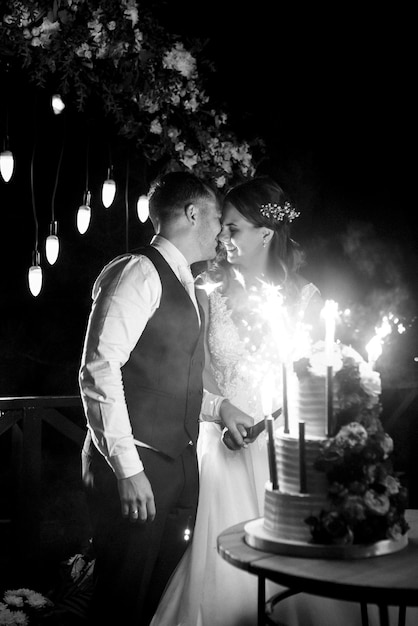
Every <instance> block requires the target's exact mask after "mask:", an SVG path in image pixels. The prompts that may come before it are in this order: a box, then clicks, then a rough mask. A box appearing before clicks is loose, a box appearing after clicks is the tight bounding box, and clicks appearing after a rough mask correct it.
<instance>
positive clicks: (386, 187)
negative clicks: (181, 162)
mask: <svg viewBox="0 0 418 626" xmlns="http://www.w3.org/2000/svg"><path fill="white" fill-rule="evenodd" d="M162 7H163V8H160V9H158V10H159V12H160V17H161V19H162V21H163V22H164V23H165V25H166V27H167V29H169V30H171V31H172V32H175V33H178V34H179V35H181V37H182V38H183V40H184V42H185V44H186V46H187V41H188V39H189V38H194V37H198V38H200V39H202V40H204V41H206V45H205V47H204V50H203V54H204V55H205V57H206V58H208V59H210V60H211V61H212V62H213V65H214V68H215V71H214V72H213V73H212V74H209V76H208V79H207V91H208V93H209V95H210V96H211V98H212V100H213V102H214V103H215V104H216V105H218V106H219V108H223V109H225V110H226V111H227V112H228V114H229V119H230V122H231V125H232V127H233V128H234V130H235V132H236V133H237V135H238V137H239V138H241V139H247V140H250V141H251V140H252V139H255V138H261V139H262V140H263V141H264V142H265V144H266V157H265V158H264V159H263V160H262V161H261V162H260V163H259V164H258V172H259V173H266V174H270V175H271V176H272V177H274V178H275V179H276V180H277V181H278V182H279V183H280V184H281V185H282V186H283V187H284V188H285V189H286V191H288V193H289V194H290V196H291V198H292V199H293V201H294V203H295V204H296V205H297V207H298V208H299V209H300V210H301V217H300V218H299V219H298V220H296V222H295V223H294V231H293V236H294V238H295V239H297V240H298V241H299V242H300V243H301V244H302V245H303V247H304V248H305V250H306V252H307V265H306V267H305V268H304V273H305V274H306V275H307V277H308V278H310V279H311V280H313V281H314V282H315V283H316V284H317V285H318V286H319V287H320V289H321V291H322V293H323V295H324V297H328V298H333V299H335V300H337V302H339V304H340V305H341V307H346V306H350V307H351V309H352V311H353V318H352V319H353V322H352V327H351V330H353V329H355V330H358V328H359V329H360V330H359V332H358V333H357V337H358V338H359V339H360V340H361V341H360V344H361V342H362V341H363V339H364V341H366V340H368V338H370V337H371V336H372V335H373V333H374V326H375V325H376V324H379V323H380V320H381V316H382V314H384V313H388V312H389V311H392V312H393V313H396V314H397V315H399V316H400V317H401V318H402V319H403V320H404V321H405V323H406V326H407V328H408V333H406V334H405V336H406V335H408V339H407V340H405V339H403V340H400V341H403V343H405V344H407V348H408V349H407V352H408V354H406V355H405V359H404V361H405V362H404V363H402V367H404V366H405V367H407V368H408V369H414V366H416V364H415V363H414V361H413V357H414V356H415V355H414V354H413V350H414V349H415V345H416V343H415V334H416V331H415V326H416V324H415V315H416V284H417V253H416V245H415V237H416V226H417V224H416V222H417V219H416V209H415V194H414V190H413V188H412V186H413V181H414V175H413V166H412V163H413V158H412V154H413V147H412V146H413V143H414V135H413V130H414V125H413V122H414V116H413V109H414V104H415V102H414V99H413V73H412V67H413V64H412V41H411V37H410V28H411V26H410V25H411V19H410V18H411V16H409V15H408V13H407V12H405V11H403V10H401V9H398V10H395V11H394V10H391V11H390V10H387V11H384V10H383V9H381V8H379V11H373V10H371V9H364V7H363V8H362V9H361V10H360V9H356V7H355V6H353V5H350V7H349V8H344V7H340V8H339V10H338V12H337V11H333V10H329V9H326V10H325V9H323V10H321V8H318V7H317V6H315V9H313V8H306V7H303V8H302V7H299V6H298V5H297V4H296V5H295V4H292V7H291V8H290V7H289V6H288V5H287V4H285V3H279V4H277V3H269V2H266V1H265V0H262V1H261V2H258V3H257V5H254V6H244V5H242V4H239V3H234V2H223V3H221V2H220V1H218V0H216V1H215V2H211V3H210V4H209V3H192V2H190V1H183V2H170V3H167V4H166V5H162ZM4 86H5V90H4V94H5V97H4V98H3V99H2V102H1V108H2V111H1V119H2V123H4V119H5V112H6V111H9V136H10V140H11V144H12V148H13V151H14V153H15V158H16V166H15V174H14V176H13V178H12V181H11V182H10V183H8V184H5V183H3V182H2V181H1V182H0V204H1V211H2V226H1V230H0V232H1V235H0V236H1V246H0V248H1V250H0V254H1V259H0V261H1V268H2V290H1V297H2V310H1V318H0V319H1V322H0V345H1V346H2V354H3V358H2V360H1V364H0V394H1V395H6V396H7V395H15V394H22V395H31V394H54V393H74V392H75V393H76V392H77V381H76V376H77V367H78V362H79V358H80V353H81V344H82V338H83V334H84V329H85V324H86V319H87V315H88V311H89V308H90V292H91V286H92V283H93V281H94V278H95V277H96V275H97V273H98V272H99V270H100V269H101V267H102V265H103V264H104V263H105V262H106V261H107V260H109V259H110V258H112V257H113V256H114V255H115V254H119V253H121V252H124V251H125V250H126V249H127V248H129V247H135V246H137V245H140V244H141V243H143V242H144V241H147V240H148V239H149V237H150V236H151V234H152V228H151V226H150V224H149V222H148V223H147V224H145V225H142V224H140V222H139V221H138V219H137V217H136V198H137V196H138V195H139V193H144V192H146V191H147V187H146V184H147V183H146V181H145V180H144V177H143V175H142V173H141V171H140V168H139V167H138V165H137V163H136V161H135V155H132V154H131V153H130V148H128V147H127V146H126V145H124V144H123V142H122V143H119V144H117V142H115V143H114V147H113V148H112V149H113V155H112V159H113V162H114V166H115V172H114V175H115V179H116V181H117V183H118V192H117V196H116V199H115V202H114V204H113V205H112V207H111V208H110V209H107V210H106V209H104V208H103V206H102V204H101V199H100V189H101V184H102V181H103V180H104V178H105V177H106V175H107V166H108V137H107V136H106V133H105V132H103V126H99V125H97V127H95V124H94V120H93V121H91V120H90V121H89V122H86V120H85V119H84V118H83V117H82V116H76V115H67V114H63V115H62V116H54V115H53V113H52V111H51V109H50V106H49V94H47V93H45V92H43V91H42V90H37V89H35V88H34V87H33V86H29V85H28V80H27V76H26V75H25V74H23V73H22V74H19V73H17V74H16V75H13V76H12V77H11V78H9V79H8V82H7V81H6V82H4ZM87 124H88V125H89V132H90V133H91V134H92V137H93V139H91V140H90V156H89V170H88V175H89V184H90V188H91V190H92V196H93V200H92V209H93V217H92V222H91V225H90V228H89V230H88V231H87V233H86V234H85V235H84V236H81V235H79V234H78V232H77V230H76V227H75V216H76V211H77V208H78V206H79V204H81V200H82V196H83V191H84V187H85V177H86V147H85V146H86V135H87ZM61 151H62V152H61ZM61 155H62V161H61V165H60V167H59V169H58V164H59V159H60V156H61ZM32 156H33V158H34V161H33V162H34V167H33V175H34V197H35V206H36V220H37V222H38V241H39V249H40V251H41V257H42V266H43V271H44V285H43V288H42V292H41V294H40V295H39V296H38V297H37V298H34V297H33V296H32V295H31V294H30V292H29V290H28V287H27V271H28V268H29V266H30V265H31V256H32V251H33V249H34V247H35V237H36V223H35V216H34V214H33V207H32V198H31V187H30V176H31V165H30V164H31V158H32ZM127 174H128V183H127V182H126V180H127ZM54 193H55V202H54V213H55V219H56V220H57V221H58V227H59V235H60V242H61V252H60V256H59V259H58V261H57V263H56V264H55V265H54V266H52V267H51V266H49V265H48V263H47V261H46V259H45V257H44V242H45V239H46V236H47V235H48V228H49V223H50V221H51V218H52V201H51V198H52V196H53V195H54ZM357 327H358V328H357ZM360 347H364V343H363V345H362V346H360ZM411 351H412V352H411ZM414 371H415V370H414Z"/></svg>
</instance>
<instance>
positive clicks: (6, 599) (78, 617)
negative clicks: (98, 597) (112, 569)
mask: <svg viewBox="0 0 418 626" xmlns="http://www.w3.org/2000/svg"><path fill="white" fill-rule="evenodd" d="M94 562H95V559H94V555H93V550H92V546H91V542H89V543H88V545H87V546H86V547H85V549H84V550H83V552H81V553H77V554H75V555H73V556H72V557H70V558H69V559H67V560H65V561H63V562H62V563H61V565H60V576H59V579H58V584H57V586H56V587H55V588H54V589H52V590H51V591H50V592H48V595H47V596H45V595H43V594H41V593H38V592H37V591H33V590H32V589H26V588H21V589H11V590H8V591H5V593H4V595H3V601H0V626H5V625H6V624H7V626H37V625H38V624H49V625H50V626H62V625H63V624H70V623H71V624H73V623H80V624H81V623H83V622H85V620H87V608H88V604H89V601H90V598H91V594H92V591H93V586H94V582H93V570H94Z"/></svg>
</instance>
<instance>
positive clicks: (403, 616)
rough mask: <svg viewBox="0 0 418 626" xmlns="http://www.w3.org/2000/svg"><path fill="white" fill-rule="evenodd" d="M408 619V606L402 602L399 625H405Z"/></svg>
mask: <svg viewBox="0 0 418 626" xmlns="http://www.w3.org/2000/svg"><path fill="white" fill-rule="evenodd" d="M405 620H406V606H405V605H403V604H401V605H400V607H399V613H398V626H405Z"/></svg>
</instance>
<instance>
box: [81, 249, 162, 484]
mask: <svg viewBox="0 0 418 626" xmlns="http://www.w3.org/2000/svg"><path fill="white" fill-rule="evenodd" d="M160 298H161V282H160V279H159V276H158V272H157V271H156V269H155V267H154V265H153V264H152V263H151V261H150V260H149V259H148V258H147V257H145V256H141V255H126V256H123V257H119V258H118V259H115V260H114V261H112V262H111V263H110V264H109V265H108V266H106V267H105V268H104V270H103V271H102V273H101V274H100V276H99V277H98V279H97V280H96V283H95V285H94V287H93V305H92V309H91V313H90V317H89V321H88V326H87V332H86V337H85V343H84V348H83V355H82V360H81V367H80V373H79V385H80V391H81V397H82V401H83V406H84V410H85V414H86V418H87V427H88V429H89V431H90V434H91V437H92V439H93V442H94V443H95V445H96V447H97V448H98V449H99V450H100V452H101V453H102V454H103V456H104V457H105V458H106V460H107V462H108V463H109V465H110V466H111V467H112V469H113V470H114V472H115V474H116V476H117V477H118V478H128V477H129V476H132V475H134V474H136V473H138V472H140V471H142V469H143V466H142V463H141V460H140V458H139V455H138V451H137V449H136V446H135V441H134V438H133V434H132V428H131V424H130V420H129V415H128V409H127V405H126V400H125V394H124V389H123V381H122V372H121V368H122V366H123V365H124V364H125V363H126V362H127V360H128V359H129V356H130V354H131V352H132V350H133V348H134V347H135V345H136V344H137V342H138V340H139V338H140V337H141V334H142V332H143V330H144V328H145V326H146V324H147V322H148V320H149V319H150V318H151V317H152V315H153V314H154V312H155V310H156V309H157V307H158V306H159V302H160Z"/></svg>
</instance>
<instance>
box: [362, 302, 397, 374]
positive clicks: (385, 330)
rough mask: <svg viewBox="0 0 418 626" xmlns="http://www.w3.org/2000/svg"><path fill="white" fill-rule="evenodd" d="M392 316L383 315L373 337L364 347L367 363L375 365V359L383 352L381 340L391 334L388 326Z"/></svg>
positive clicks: (390, 327)
mask: <svg viewBox="0 0 418 626" xmlns="http://www.w3.org/2000/svg"><path fill="white" fill-rule="evenodd" d="M391 317H392V316H391V315H390V314H389V315H384V316H383V319H382V323H381V325H380V326H377V327H375V329H374V330H375V333H376V334H375V335H374V337H372V338H371V339H370V341H369V343H368V344H367V345H366V352H367V356H368V360H369V363H372V364H373V363H376V361H377V359H378V358H379V357H380V356H381V354H382V351H383V340H384V338H385V337H387V336H388V335H390V333H391V332H392V326H391V324H390V318H391Z"/></svg>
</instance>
